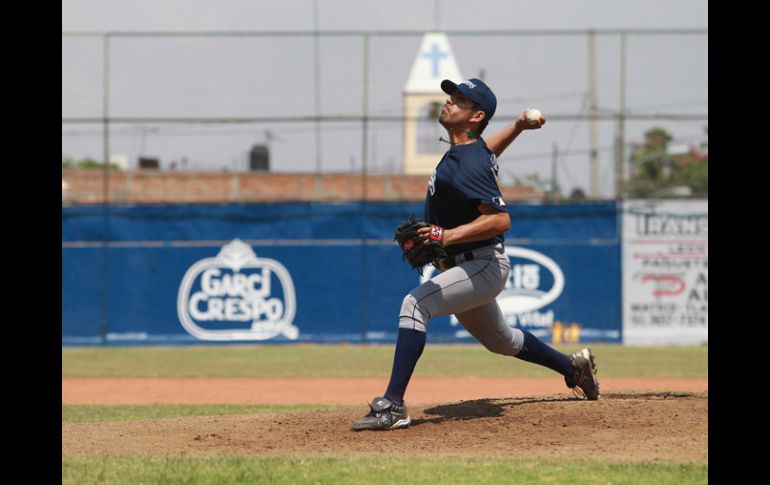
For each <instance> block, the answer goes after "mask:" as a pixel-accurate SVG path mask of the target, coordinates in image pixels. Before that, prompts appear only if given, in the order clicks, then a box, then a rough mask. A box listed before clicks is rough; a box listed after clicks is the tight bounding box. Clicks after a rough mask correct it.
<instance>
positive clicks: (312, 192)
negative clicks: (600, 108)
mask: <svg viewBox="0 0 770 485" xmlns="http://www.w3.org/2000/svg"><path fill="white" fill-rule="evenodd" d="M102 176H103V172H102V171H101V170H78V169H63V170H62V204H101V203H102V198H103V191H104V185H103V182H102ZM427 183H428V176H426V175H370V176H369V177H368V178H367V183H366V200H369V201H378V202H380V201H422V200H424V199H425V191H426V188H427ZM108 187H109V194H108V199H107V200H108V201H109V202H110V203H117V204H160V203H170V204H174V203H217V202H289V201H292V202H296V201H316V202H343V201H355V200H362V199H363V186H362V177H361V175H360V174H321V175H318V176H316V175H315V174H281V173H260V172H238V173H228V172H163V171H125V172H124V171H121V172H115V171H112V172H110V179H109V185H108ZM500 189H501V192H502V193H503V197H504V198H505V199H506V200H507V201H515V200H525V199H528V200H531V199H537V200H539V199H542V198H543V193H542V192H540V191H538V190H536V189H533V188H532V187H514V186H502V187H501V188H500Z"/></svg>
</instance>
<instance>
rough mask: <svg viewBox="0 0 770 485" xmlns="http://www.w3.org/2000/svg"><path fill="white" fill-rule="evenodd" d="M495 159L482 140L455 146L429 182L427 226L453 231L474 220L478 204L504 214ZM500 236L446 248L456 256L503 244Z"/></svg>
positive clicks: (426, 199)
mask: <svg viewBox="0 0 770 485" xmlns="http://www.w3.org/2000/svg"><path fill="white" fill-rule="evenodd" d="M497 172H498V166H497V159H496V158H495V155H494V154H493V153H492V152H491V151H490V150H489V148H487V145H486V143H484V140H479V141H477V142H475V143H470V144H468V145H456V146H453V147H452V148H450V149H449V151H447V152H446V153H445V154H444V157H443V158H442V159H441V161H440V162H439V164H438V166H437V167H436V170H435V171H434V172H433V175H432V176H431V178H430V182H429V183H428V194H427V196H426V198H425V217H424V219H425V220H426V221H427V222H429V223H430V224H436V225H438V226H441V227H444V228H446V229H452V228H454V227H457V226H461V225H463V224H467V223H469V222H471V221H474V220H475V219H477V218H478V217H479V216H480V215H481V212H479V209H478V207H479V204H484V205H487V206H490V207H493V208H496V209H498V210H499V211H501V212H502V211H507V208H506V207H505V202H504V201H503V197H502V195H501V194H500V188H499V187H498V186H497ZM503 240H504V237H503V235H502V234H499V235H497V236H494V237H492V238H489V239H485V240H483V241H474V242H470V243H465V244H456V245H452V246H448V247H447V248H446V251H447V253H448V254H450V255H453V254H459V253H462V252H465V251H470V250H472V249H476V248H480V247H482V246H486V245H489V244H497V243H501V242H503Z"/></svg>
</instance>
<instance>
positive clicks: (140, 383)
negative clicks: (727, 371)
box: [62, 376, 708, 405]
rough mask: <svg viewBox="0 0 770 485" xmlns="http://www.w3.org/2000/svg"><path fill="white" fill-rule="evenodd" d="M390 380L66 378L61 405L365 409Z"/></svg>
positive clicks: (431, 384)
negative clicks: (345, 406)
mask: <svg viewBox="0 0 770 485" xmlns="http://www.w3.org/2000/svg"><path fill="white" fill-rule="evenodd" d="M387 384H388V380H387V378H386V377H325V378H312V377H307V378H306V377H297V378H189V379H161V378H82V379H62V404H153V403H158V404H172V403H173V404H330V405H331V404H362V403H366V402H369V401H371V399H372V398H373V397H374V396H380V395H382V393H383V392H384V389H385V387H386V386H387ZM600 385H601V391H602V393H608V392H650V391H661V390H665V391H672V392H677V391H678V392H696V393H703V392H708V379H671V378H626V377H623V378H621V377H603V378H602V377H600ZM560 393H562V394H564V395H565V397H566V396H567V395H569V396H571V395H572V394H571V391H570V390H569V389H567V387H566V386H565V385H564V380H563V379H562V378H561V377H559V376H555V377H552V378H550V377H549V378H536V377H414V378H413V379H412V381H411V382H410V384H409V390H408V392H407V395H406V399H407V402H408V403H409V404H430V403H437V402H457V401H463V400H472V399H482V398H490V397H494V396H498V397H506V398H515V397H522V396H533V395H549V394H560Z"/></svg>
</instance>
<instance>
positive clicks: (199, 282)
mask: <svg viewBox="0 0 770 485" xmlns="http://www.w3.org/2000/svg"><path fill="white" fill-rule="evenodd" d="M274 283H278V285H277V286H275V285H274ZM279 290H280V291H279ZM295 311H296V295H295V292H294V282H293V281H292V279H291V275H290V274H289V272H288V271H287V270H286V268H285V267H284V266H283V265H282V264H281V263H279V262H278V261H275V260H273V259H267V258H257V255H256V253H254V251H253V250H252V249H251V246H249V245H248V244H246V243H244V242H243V241H241V240H240V239H235V240H233V241H232V242H231V243H229V244H227V245H225V246H224V247H223V248H222V249H221V250H220V251H219V254H217V257H216V258H206V259H202V260H200V261H198V262H197V263H195V264H193V265H192V266H191V267H190V269H188V270H187V272H186V273H185V275H184V277H183V278H182V283H181V284H180V286H179V295H178V298H177V313H178V314H179V321H180V322H181V323H182V326H183V327H184V328H185V330H187V331H188V332H189V333H190V334H191V335H193V336H194V337H197V338H199V339H201V340H267V339H270V338H273V337H276V336H278V335H284V336H285V337H286V338H288V339H290V340H295V339H296V338H297V337H298V336H299V329H298V328H297V327H296V326H294V325H292V322H293V320H294V314H295ZM223 327H225V328H223Z"/></svg>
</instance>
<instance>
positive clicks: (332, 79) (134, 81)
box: [62, 0, 708, 197]
mask: <svg viewBox="0 0 770 485" xmlns="http://www.w3.org/2000/svg"><path fill="white" fill-rule="evenodd" d="M314 5H317V6H318V15H317V17H316V16H314ZM316 19H317V26H318V28H319V30H320V31H322V32H324V31H326V32H328V31H338V30H355V31H359V30H361V31H387V30H413V31H420V32H422V31H429V30H434V29H438V30H449V31H453V30H454V31H456V30H474V31H484V30H489V29H500V30H501V29H505V30H518V29H588V28H596V29H624V28H707V27H708V2H707V1H706V0H676V1H670V0H645V1H643V2H639V1H620V0H606V1H605V0H586V1H574V0H558V1H540V2H531V1H526V2H525V1H511V0H506V1H503V0H487V1H475V2H467V1H457V0H389V1H385V2H383V1H381V0H379V1H372V0H317V1H314V0H282V1H256V0H216V1H214V0H165V1H157V0H63V1H62V32H73V31H78V32H121V31H202V30H205V31H226V32H232V31H312V30H313V29H314V27H315V23H316ZM420 40H421V37H420V36H419V35H418V36H399V37H390V36H375V37H372V38H371V42H370V54H369V55H370V58H369V85H368V92H369V97H368V103H369V106H368V108H369V113H370V114H372V115H389V116H393V115H395V116H398V115H400V114H401V113H402V90H403V87H404V85H405V83H406V81H407V78H408V76H409V71H410V69H411V66H412V63H413V61H414V58H415V55H416V53H417V49H418V47H419V45H420ZM449 40H450V43H451V46H452V49H453V51H454V54H455V58H456V60H457V63H458V65H459V67H460V70H461V72H462V74H463V77H466V78H469V77H480V76H482V75H483V77H484V79H485V81H486V82H487V83H488V84H489V85H490V86H491V87H492V89H493V90H494V91H495V93H496V95H497V97H498V109H497V114H496V115H495V118H494V119H493V122H492V123H491V124H490V126H489V128H487V130H488V132H491V131H495V130H496V129H500V128H501V127H502V126H503V125H504V124H506V123H508V122H510V121H511V120H512V119H513V117H514V116H516V115H518V113H520V112H521V111H522V110H523V109H524V108H525V107H537V108H540V109H541V110H542V111H543V112H544V114H545V115H546V117H548V115H549V113H551V114H560V115H567V114H579V113H583V114H585V113H586V112H587V92H588V85H589V84H588V61H587V52H588V49H587V42H586V39H585V37H582V36H452V35H450V37H449ZM314 48H315V45H314V41H313V38H312V37H273V38H264V37H217V38H211V37H209V38H204V37H193V38H157V37H154V38H137V37H130V38H126V37H120V38H115V39H112V40H111V48H110V97H109V100H110V114H111V116H115V117H120V116H126V117H174V116H176V117H184V116H194V117H224V118H226V117H266V116H314V115H315V114H316V113H317V112H318V111H319V110H320V114H321V115H324V116H331V115H354V116H355V115H359V114H361V112H362V109H363V99H364V96H363V94H364V88H363V85H364V82H363V71H364V69H363V52H364V49H363V41H362V39H361V38H360V37H349V36H347V37H346V36H336V37H321V38H320V41H319V44H318V49H319V51H318V52H319V59H320V67H319V74H320V90H321V95H320V99H319V101H318V102H316V98H315V86H316V84H315V63H314V59H315V57H314V52H315V50H314ZM597 56H598V58H597V74H598V105H599V109H600V112H606V113H611V112H617V110H618V107H619V105H620V101H619V100H620V40H619V37H618V36H599V37H597ZM626 65H627V74H626V107H627V109H628V111H629V112H630V113H638V114H644V113H669V114H684V113H699V114H707V113H708V37H707V36H706V35H697V36H682V35H658V36H640V35H632V36H629V37H628V39H627V50H626ZM482 73H483V74H482ZM102 99H103V93H102V44H101V40H100V39H99V38H96V37H82V38H75V37H63V38H62V117H64V118H68V117H100V116H101V115H102ZM706 124H707V123H706V121H705V120H702V121H671V120H654V119H645V120H638V121H629V122H627V124H626V132H625V135H626V141H627V143H638V142H641V141H642V140H643V136H644V135H643V134H644V132H645V131H646V130H648V129H649V128H651V127H653V126H660V127H663V128H665V129H666V130H668V131H669V132H670V133H672V134H673V135H674V138H675V142H677V143H682V144H698V143H700V142H701V141H704V140H705V139H706V135H705V133H704V128H705V126H706ZM401 130H402V127H401V124H400V123H394V122H373V123H370V125H369V138H368V140H369V141H368V151H367V159H368V162H367V163H368V166H369V169H370V170H371V171H373V172H390V173H392V172H395V171H397V170H399V167H400V162H401V151H402V137H401ZM617 132H618V129H617V123H616V122H614V121H602V122H600V123H599V146H600V182H601V185H600V187H601V195H603V196H606V197H609V196H611V195H612V193H613V187H614V181H613V177H614V176H613V172H612V169H613V149H612V145H613V140H614V138H615V136H616V134H617ZM361 139H362V136H361V126H360V123H356V122H346V123H342V122H335V123H327V124H324V125H322V127H321V138H320V144H318V143H317V138H316V127H315V125H314V124H312V123H307V122H306V123H272V124H265V123H261V124H258V123H252V124H220V125H195V124H171V125H169V124H157V123H144V124H140V125H136V124H118V125H114V126H113V127H112V136H111V138H110V147H111V153H113V154H123V155H127V156H128V157H129V159H130V160H131V163H132V164H135V163H136V159H137V158H138V157H139V156H141V155H145V156H153V157H158V158H160V159H161V165H162V167H164V168H167V167H168V166H169V164H170V163H171V162H172V161H173V162H176V163H177V166H178V167H179V168H181V167H182V160H185V161H186V168H187V169H194V170H204V169H205V170H222V169H228V170H243V169H245V168H246V167H247V163H248V152H249V149H250V148H251V146H252V145H254V144H263V143H269V145H270V152H271V169H272V170H273V171H276V172H298V171H314V170H316V167H317V162H318V160H319V156H320V168H321V170H322V171H342V170H349V169H351V168H352V169H355V170H360V168H361V163H362V148H361V147H362V141H361ZM589 141H590V140H589V129H588V122H587V121H585V120H552V121H549V122H548V123H547V124H546V126H545V127H544V128H543V129H542V130H539V131H536V132H527V133H525V134H523V135H522V136H521V137H520V138H519V139H518V140H516V141H515V142H514V144H513V145H511V147H510V148H509V149H508V150H507V151H506V152H505V153H504V154H503V156H502V157H500V164H501V169H502V181H503V182H504V183H510V182H511V181H512V179H513V177H514V176H517V177H524V176H527V175H530V174H533V173H538V174H540V176H541V177H542V178H549V177H550V174H551V151H552V150H553V147H554V145H555V146H556V148H557V150H558V151H559V152H560V153H561V155H560V156H559V159H558V165H557V167H558V173H557V176H558V180H559V182H560V184H561V186H562V189H563V190H564V191H565V192H566V193H569V191H570V190H572V189H573V188H575V187H581V188H583V189H584V190H585V191H586V192H587V191H588V187H589V156H588V154H587V149H588V147H589ZM436 143H437V148H436V150H437V151H442V150H444V149H446V146H441V145H440V144H439V142H438V141H437V142H436ZM62 155H63V156H69V157H73V158H75V159H79V158H83V157H86V156H90V157H93V158H96V159H101V158H102V137H101V128H100V126H99V125H98V124H96V125H88V124H85V125H84V124H62ZM436 161H437V162H438V159H437V160H436Z"/></svg>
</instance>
